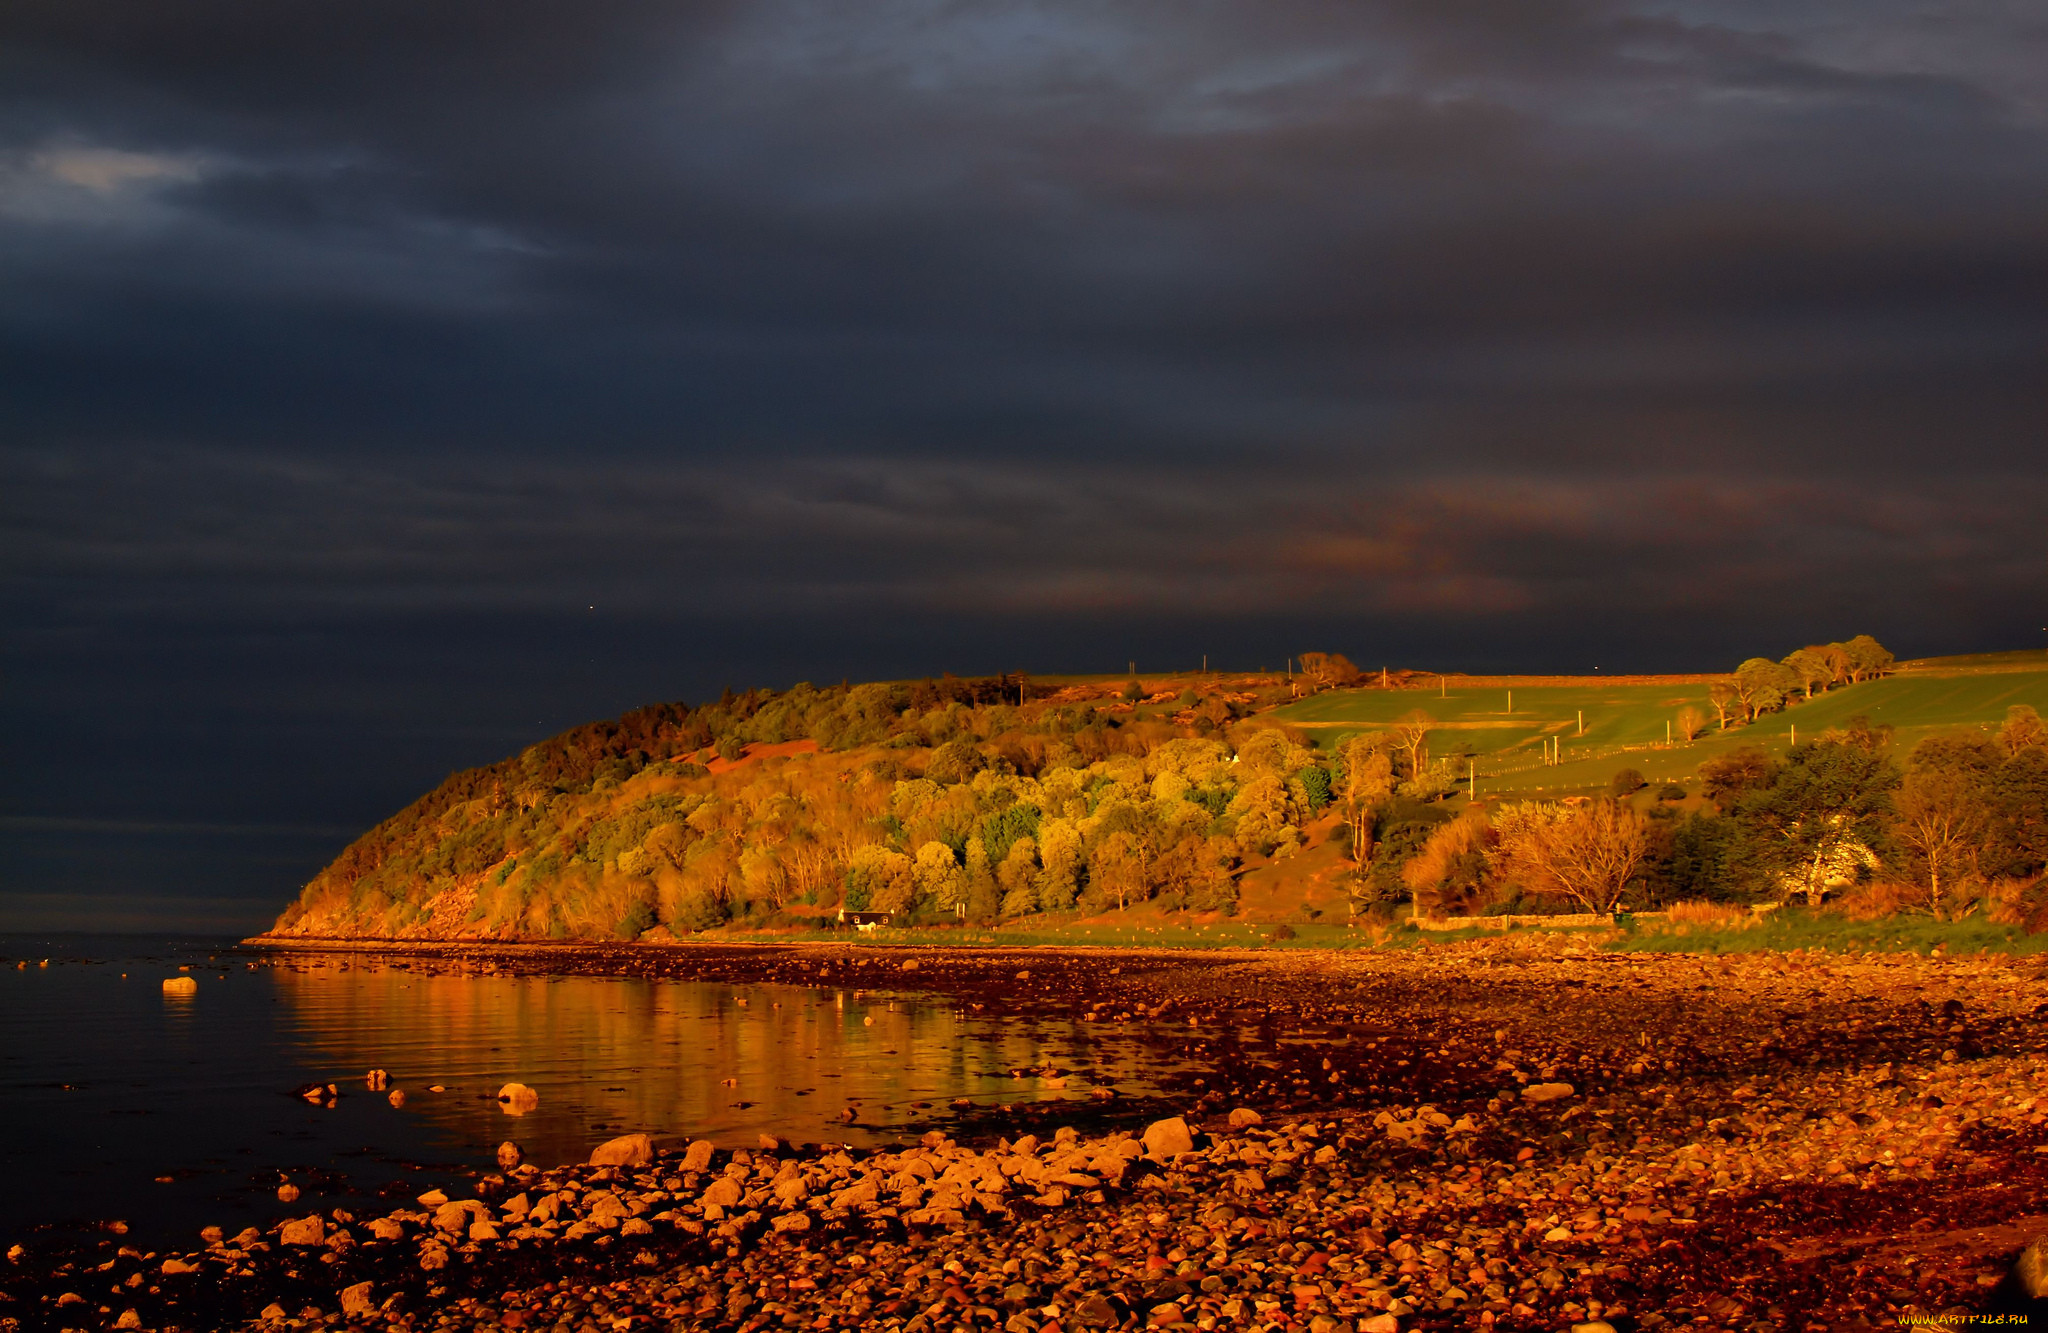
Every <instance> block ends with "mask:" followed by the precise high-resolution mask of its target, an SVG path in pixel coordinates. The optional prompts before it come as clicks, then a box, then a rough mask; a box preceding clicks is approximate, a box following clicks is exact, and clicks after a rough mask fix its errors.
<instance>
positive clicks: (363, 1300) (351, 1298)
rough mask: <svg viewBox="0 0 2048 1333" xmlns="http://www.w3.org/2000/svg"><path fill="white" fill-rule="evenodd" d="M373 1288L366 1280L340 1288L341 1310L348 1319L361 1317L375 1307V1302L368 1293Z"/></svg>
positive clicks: (370, 1312) (372, 1310) (372, 1311)
mask: <svg viewBox="0 0 2048 1333" xmlns="http://www.w3.org/2000/svg"><path fill="white" fill-rule="evenodd" d="M373 1290H375V1288H374V1287H373V1286H372V1285H371V1284H370V1283H368V1282H358V1283H356V1284H355V1285H354V1286H353V1287H343V1288H342V1289H341V1312H342V1314H343V1315H345V1316H347V1317H348V1318H350V1319H361V1318H363V1317H364V1316H366V1315H369V1314H372V1313H374V1312H375V1311H376V1309H377V1302H376V1301H375V1300H373V1299H371V1296H370V1293H371V1292H372V1291H373Z"/></svg>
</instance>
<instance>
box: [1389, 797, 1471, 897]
mask: <svg viewBox="0 0 2048 1333" xmlns="http://www.w3.org/2000/svg"><path fill="white" fill-rule="evenodd" d="M1492 841H1493V830H1492V827H1491V825H1489V824H1488V822H1487V819H1486V816H1485V815H1484V814H1483V813H1481V812H1480V811H1479V810H1478V809H1477V807H1475V808H1474V809H1472V810H1470V811H1467V812H1466V813H1465V814H1464V815H1463V816H1462V817H1460V818H1458V819H1454V820H1452V821H1450V822H1449V823H1447V824H1439V825H1437V827H1436V831H1435V832H1433V833H1431V834H1430V835H1429V838H1428V839H1427V840H1426V841H1425V842H1424V843H1423V844H1422V849H1421V850H1420V851H1418V852H1416V853H1415V855H1413V856H1411V857H1409V858H1408V860H1407V861H1406V862H1405V863H1403V865H1402V866H1401V883H1402V884H1403V885H1405V886H1406V887H1407V889H1408V895H1409V897H1410V898H1411V899H1413V900H1414V903H1415V909H1416V913H1417V914H1418V915H1423V916H1442V915H1446V914H1448V913H1451V912H1461V911H1466V910H1469V909H1470V908H1472V907H1475V906H1477V899H1478V896H1479V894H1480V892H1481V890H1482V889H1483V888H1484V887H1485V884H1486V878H1487V871H1488V869H1489V866H1490V861H1489V857H1488V851H1489V849H1490V846H1491V844H1492Z"/></svg>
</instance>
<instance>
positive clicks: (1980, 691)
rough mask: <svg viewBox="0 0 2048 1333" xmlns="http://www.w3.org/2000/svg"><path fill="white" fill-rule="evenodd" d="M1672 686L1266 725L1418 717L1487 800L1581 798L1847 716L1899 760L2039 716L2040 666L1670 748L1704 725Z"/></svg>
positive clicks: (1880, 695) (1565, 688) (1310, 713)
mask: <svg viewBox="0 0 2048 1333" xmlns="http://www.w3.org/2000/svg"><path fill="white" fill-rule="evenodd" d="M1679 680H1680V678H1674V680H1673V682H1671V683H1665V684H1630V685H1612V684H1608V683H1606V682H1597V681H1590V680H1589V681H1586V682H1584V683H1582V684H1577V685H1553V684H1543V685H1533V684H1532V685H1530V686H1516V687H1514V688H1513V690H1512V694H1513V704H1514V709H1513V711H1512V712H1510V711H1509V710H1508V696H1509V693H1510V690H1509V688H1507V687H1505V686H1500V687H1496V686H1493V685H1488V686H1487V687H1486V688H1484V689H1476V690H1475V689H1464V688H1461V687H1460V686H1459V685H1458V683H1457V681H1456V678H1455V677H1453V678H1451V679H1450V680H1449V681H1447V682H1445V687H1444V689H1443V690H1442V692H1440V693H1439V692H1432V691H1429V690H1401V691H1384V690H1371V689H1361V690H1333V691H1330V692H1328V693H1326V694H1320V695H1317V696H1316V697H1314V698H1311V699H1306V700H1303V701H1301V702H1299V703H1294V704H1289V705H1287V706H1284V707H1281V708H1279V709H1276V710H1274V713H1273V716H1274V717H1275V718H1276V719H1278V720H1281V721H1284V722H1287V723H1290V724H1292V725H1294V726H1297V727H1301V728H1303V729H1304V730H1305V731H1306V732H1307V733H1308V734H1309V735H1311V736H1313V737H1314V739H1315V743H1316V745H1317V746H1318V747H1319V748H1322V747H1333V746H1334V745H1335V744H1336V743H1337V742H1338V741H1340V740H1342V739H1343V738H1344V737H1346V736H1349V735H1355V734H1358V733H1360V732H1369V731H1374V730H1380V729H1384V728H1386V727H1388V726H1390V725H1391V724H1392V723H1393V722H1394V721H1395V720H1397V719H1399V718H1402V717H1404V716H1408V715H1411V714H1413V713H1416V712H1418V711H1419V712H1420V713H1422V714H1424V715H1426V716H1427V717H1428V718H1429V719H1430V720H1431V725H1432V727H1433V728H1435V734H1434V735H1433V736H1432V738H1431V746H1430V749H1431V753H1432V754H1435V755H1447V754H1453V753H1457V754H1467V755H1470V756H1471V757H1472V759H1473V761H1474V766H1475V767H1476V769H1477V774H1478V779H1479V783H1478V785H1479V792H1480V795H1482V796H1484V795H1486V794H1487V793H1489V792H1494V793H1501V792H1521V791H1532V792H1542V791H1575V790H1588V789H1592V788H1596V787H1601V786H1605V785H1606V783H1607V781H1608V779H1609V778H1611V777H1612V776H1613V775H1614V773H1615V771H1616V770H1617V769H1619V768H1622V767H1624V766H1625V767H1629V768H1633V769H1636V770H1637V771H1639V772H1641V773H1642V774H1643V775H1644V776H1645V777H1646V778H1648V779H1649V780H1650V781H1652V782H1684V781H1687V780H1689V779H1691V778H1693V777H1695V776H1696V775H1697V773H1698V771H1699V766H1700V764H1701V763H1703V762H1705V761H1706V760H1708V759H1711V758H1714V757H1716V756H1718V755H1723V754H1727V753H1728V752H1729V751H1731V750H1735V749H1738V748H1741V747H1743V746H1758V747H1761V748H1763V749H1765V750H1767V751H1769V752H1771V753H1773V754H1783V753H1785V752H1786V751H1787V750H1789V749H1790V748H1791V746H1792V743H1793V740H1794V733H1795V732H1796V733H1797V734H1798V736H1800V737H1804V738H1811V737H1813V736H1816V735H1818V734H1820V733H1821V732H1823V731H1825V730H1827V729H1828V728H1830V727H1840V726H1843V725H1844V724H1846V723H1847V722H1848V721H1849V720H1850V719H1851V718H1855V717H1864V718H1867V719H1868V720H1869V722H1870V723H1871V725H1873V726H1889V727H1891V728H1893V748H1894V749H1895V750H1896V751H1897V752H1899V753H1902V754H1903V753H1906V752H1908V751H1910V750H1911V749H1912V747H1913V746H1914V745H1915V744H1917V743H1918V742H1919V741H1920V740H1921V739H1923V738H1924V737H1926V736H1929V735H1932V734H1934V733H1936V732H1940V731H1946V730H1950V729H1953V728H1956V727H1965V726H1969V727H1986V728H1991V727H1996V726H1997V725H1998V724H1999V723H2000V722H2002V721H2004V719H2005V712H2006V709H2007V708H2008V707H2010V706H2011V705H2013V704H2027V705H2030V706H2032V707H2033V708H2035V709H2037V710H2040V711H2043V712H2048V660H2044V658H2043V655H2042V654H2037V653H2031V654H2023V655H2019V654H2015V655H2006V654H1995V655H1994V654H1987V655H1984V656H1983V657H1979V658H1967V659H1934V660H1930V661H1925V662H1915V663H1908V664H1906V665H1905V666H1903V667H1902V668H1901V669H1900V670H1899V672H1898V673H1897V674H1895V675H1891V676H1886V677H1884V678H1882V679H1879V680H1870V681H1864V682H1862V683H1860V684H1855V685H1843V686H1840V687H1838V688H1836V689H1834V690H1830V691H1828V692H1827V693H1825V694H1822V695H1819V696H1817V697H1816V698H1814V699H1812V700H1810V701H1806V702H1800V703H1795V704H1793V705H1791V706H1790V707H1788V708H1786V709H1785V710H1784V711H1783V712H1778V713H1769V714H1766V715H1765V716H1764V717H1762V718H1760V719H1759V720H1758V721H1756V722H1754V723H1751V724H1749V725H1746V726H1735V727H1731V728H1729V729H1728V730H1726V731H1723V730H1719V729H1717V728H1713V727H1712V724H1711V723H1710V724H1709V730H1708V731H1707V732H1706V733H1705V734H1703V735H1702V736H1700V737H1699V739H1698V740H1696V741H1694V742H1692V743H1690V744H1684V743H1677V742H1674V743H1671V744H1669V745H1667V744H1666V742H1665V726H1666V724H1667V723H1669V722H1670V721H1671V720H1672V718H1673V717H1674V715H1675V714H1676V713H1677V711H1678V710H1679V709H1680V708H1682V707H1684V706H1685V705H1687V704H1691V705H1693V706H1695V707H1697V708H1700V709H1701V710H1702V711H1704V712H1706V713H1707V714H1708V716H1709V717H1710V718H1711V716H1712V709H1711V707H1710V706H1709V704H1708V702H1707V692H1706V686H1705V685H1703V684H1692V683H1679ZM1582 716H1583V721H1584V730H1583V731H1581V730H1580V722H1581V717H1582ZM1553 739H1554V740H1556V741H1557V742H1558V753H1559V757H1560V759H1561V761H1562V762H1560V763H1558V764H1555V765H1551V764H1545V763H1544V762H1543V759H1542V749H1543V745H1544V743H1545V742H1546V741H1547V740H1553Z"/></svg>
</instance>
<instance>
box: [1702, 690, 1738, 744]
mask: <svg viewBox="0 0 2048 1333" xmlns="http://www.w3.org/2000/svg"><path fill="white" fill-rule="evenodd" d="M1707 702H1708V703H1710V704H1712V705H1713V706H1714V716H1715V717H1717V718H1719V719H1720V722H1721V730H1723V731H1726V730H1728V714H1729V712H1730V711H1731V710H1732V709H1733V708H1734V707H1735V683H1734V682H1733V681H1726V680H1717V681H1715V682H1714V683H1713V684H1711V685H1709V686H1707Z"/></svg>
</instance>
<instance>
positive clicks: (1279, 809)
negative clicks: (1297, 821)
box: [1224, 773, 1292, 855]
mask: <svg viewBox="0 0 2048 1333" xmlns="http://www.w3.org/2000/svg"><path fill="white" fill-rule="evenodd" d="M1224 814H1225V815H1227V816H1228V817H1229V818H1231V819H1233V820H1235V821H1236V832H1237V845H1238V848H1239V850H1241V851H1242V852H1244V853H1245V854H1246V855H1250V854H1251V853H1253V852H1258V853H1261V854H1263V853H1266V852H1270V851H1272V850H1273V848H1274V846H1275V845H1276V844H1277V843H1279V842H1280V841H1281V840H1282V839H1284V838H1286V837H1287V835H1288V833H1289V831H1290V829H1291V827H1292V826H1291V825H1289V824H1288V822H1287V783H1286V780H1285V779H1283V778H1282V777H1281V776H1280V775H1279V774H1277V773H1260V774H1258V775H1257V776H1255V777H1253V778H1252V779H1251V781H1249V782H1247V783H1245V784H1244V786H1242V787H1240V788H1238V791H1237V795H1236V796H1234V797H1232V798H1231V801H1230V804H1229V806H1228V807H1226V808H1225V810H1224Z"/></svg>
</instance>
